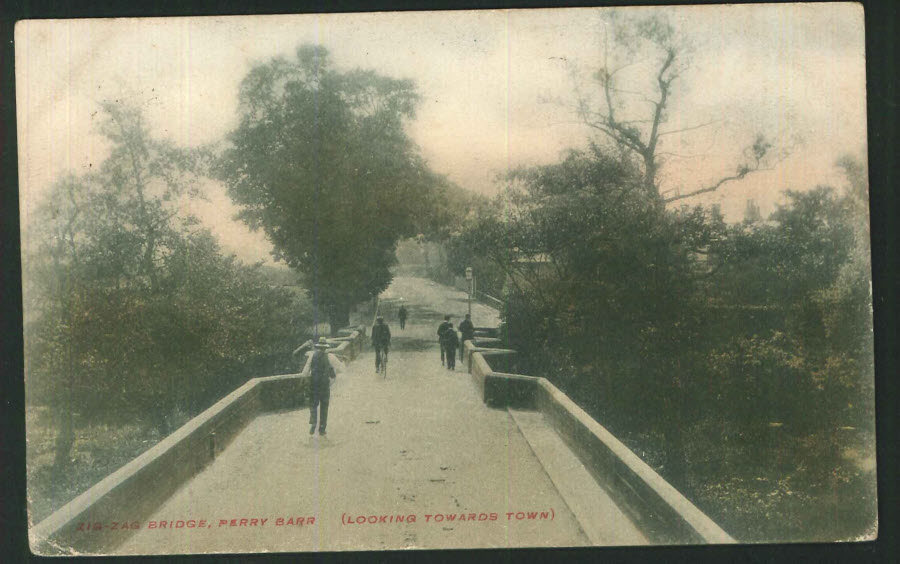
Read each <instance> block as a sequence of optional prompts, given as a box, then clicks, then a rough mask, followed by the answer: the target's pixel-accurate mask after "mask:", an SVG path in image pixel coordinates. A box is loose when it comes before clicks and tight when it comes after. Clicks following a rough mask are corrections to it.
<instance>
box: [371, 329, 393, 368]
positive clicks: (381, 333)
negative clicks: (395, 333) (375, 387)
mask: <svg viewBox="0 0 900 564" xmlns="http://www.w3.org/2000/svg"><path fill="white" fill-rule="evenodd" d="M372 346H373V347H375V373H376V374H378V372H379V370H381V359H382V358H384V357H386V356H387V354H388V349H389V348H390V346H391V330H390V328H389V327H388V326H387V323H385V322H384V318H383V317H381V316H378V318H376V319H375V325H373V326H372Z"/></svg>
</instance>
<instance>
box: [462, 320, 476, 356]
mask: <svg viewBox="0 0 900 564" xmlns="http://www.w3.org/2000/svg"><path fill="white" fill-rule="evenodd" d="M459 332H460V339H459V360H463V353H464V352H465V351H463V345H465V343H466V341H472V340H474V339H475V325H474V324H473V323H472V316H471V315H469V314H468V313H467V314H466V318H465V319H463V320H462V323H460V324H459Z"/></svg>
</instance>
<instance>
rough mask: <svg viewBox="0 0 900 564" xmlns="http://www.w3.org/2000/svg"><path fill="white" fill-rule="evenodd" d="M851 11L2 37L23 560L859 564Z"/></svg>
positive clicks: (54, 27)
mask: <svg viewBox="0 0 900 564" xmlns="http://www.w3.org/2000/svg"><path fill="white" fill-rule="evenodd" d="M864 47H865V32H864V23H863V9H862V7H861V6H860V5H858V4H849V3H846V4H842V3H830V4H779V5H774V4H773V5H732V6H724V5H722V6H714V5H707V6H702V7H698V6H679V7H652V8H651V7H633V8H567V9H539V10H526V9H522V10H483V11H452V12H402V13H401V12H396V13H392V12H383V13H354V14H305V15H272V16H228V17H166V18H131V19H128V18H122V19H72V20H23V21H20V22H18V24H17V25H16V29H15V57H16V58H15V73H16V106H17V133H18V149H19V179H20V185H19V194H20V218H21V250H22V257H21V258H22V277H23V280H22V281H23V299H24V303H23V313H24V318H23V322H24V344H25V351H24V357H25V392H26V395H25V413H26V421H25V423H26V440H27V443H26V445H27V451H26V463H27V497H28V507H27V509H28V520H29V523H28V527H29V539H30V544H31V550H32V551H33V552H34V553H36V554H40V555H90V554H97V555H144V554H147V555H161V554H206V553H261V552H334V551H373V550H398V549H410V550H415V549H453V548H518V547H580V546H644V545H705V544H756V543H807V542H852V541H864V540H873V539H875V538H876V537H877V536H878V516H877V498H876V464H875V413H874V411H875V410H874V404H875V403H874V398H875V393H874V368H873V329H872V290H871V259H870V257H871V252H870V232H869V200H868V197H869V194H868V190H869V181H868V164H867V144H866V77H865V52H864Z"/></svg>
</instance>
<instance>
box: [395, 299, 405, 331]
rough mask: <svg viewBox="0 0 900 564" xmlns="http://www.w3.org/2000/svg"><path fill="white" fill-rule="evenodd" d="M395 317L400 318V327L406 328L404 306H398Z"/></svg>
mask: <svg viewBox="0 0 900 564" xmlns="http://www.w3.org/2000/svg"><path fill="white" fill-rule="evenodd" d="M397 318H398V319H399V320H400V329H401V330H403V329H406V307H404V306H402V305H401V306H400V309H399V310H398V311H397Z"/></svg>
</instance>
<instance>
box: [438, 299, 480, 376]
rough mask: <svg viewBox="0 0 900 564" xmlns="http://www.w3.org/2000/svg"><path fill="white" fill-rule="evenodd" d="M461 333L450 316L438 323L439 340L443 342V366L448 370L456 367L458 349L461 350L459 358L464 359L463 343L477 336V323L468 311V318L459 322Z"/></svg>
mask: <svg viewBox="0 0 900 564" xmlns="http://www.w3.org/2000/svg"><path fill="white" fill-rule="evenodd" d="M459 333H460V334H459V335H457V334H456V330H455V329H454V328H453V323H452V322H451V321H450V316H449V315H445V316H444V321H443V322H442V323H441V324H440V325H438V330H437V334H438V341H439V342H440V344H441V366H446V367H447V370H455V369H456V351H459V359H460V360H462V359H463V347H462V345H463V343H465V342H466V341H471V340H472V339H474V338H475V325H473V324H472V317H471V316H470V315H469V314H468V313H467V314H466V318H465V319H464V320H463V321H462V322H461V323H460V324H459Z"/></svg>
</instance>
